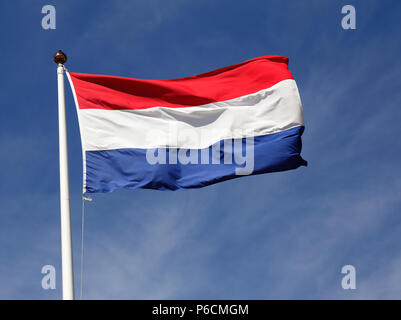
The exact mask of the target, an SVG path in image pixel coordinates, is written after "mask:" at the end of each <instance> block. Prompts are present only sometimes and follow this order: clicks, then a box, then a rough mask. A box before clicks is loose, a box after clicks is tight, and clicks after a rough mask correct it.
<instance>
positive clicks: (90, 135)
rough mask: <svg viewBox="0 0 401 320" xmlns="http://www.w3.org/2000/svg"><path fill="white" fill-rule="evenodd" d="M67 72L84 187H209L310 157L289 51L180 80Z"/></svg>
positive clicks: (298, 163)
mask: <svg viewBox="0 0 401 320" xmlns="http://www.w3.org/2000/svg"><path fill="white" fill-rule="evenodd" d="M67 75H68V78H69V80H70V84H71V87H72V90H73V95H74V99H75V104H76V107H77V112H78V120H79V127H80V133H81V140H82V150H83V166H84V168H83V171H84V193H85V192H86V193H94V192H111V191H113V190H115V189H118V188H128V189H135V188H147V189H159V190H177V189H189V188H200V187H204V186H207V185H210V184H213V183H217V182H220V181H224V180H228V179H233V178H236V177H240V176H244V175H252V174H261V173H267V172H276V171H284V170H290V169H295V168H297V167H299V166H303V165H306V164H307V163H306V161H305V160H303V159H302V157H301V155H300V153H301V146H302V143H301V135H302V133H303V131H304V120H303V115H302V105H301V100H300V97H299V93H298V88H297V85H296V83H295V80H294V78H293V77H292V75H291V72H290V71H289V70H288V59H287V58H285V57H280V56H263V57H259V58H255V59H252V60H249V61H245V62H242V63H239V64H236V65H232V66H229V67H225V68H221V69H218V70H215V71H211V72H208V73H204V74H200V75H196V76H192V77H187V78H181V79H171V80H141V79H132V78H123V77H114V76H103V75H90V74H82V73H72V72H71V73H67Z"/></svg>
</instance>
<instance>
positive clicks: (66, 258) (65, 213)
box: [53, 50, 74, 300]
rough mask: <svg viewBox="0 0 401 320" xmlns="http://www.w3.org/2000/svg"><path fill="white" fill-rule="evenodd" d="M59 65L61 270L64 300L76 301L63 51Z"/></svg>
mask: <svg viewBox="0 0 401 320" xmlns="http://www.w3.org/2000/svg"><path fill="white" fill-rule="evenodd" d="M53 60H54V62H55V63H57V65H58V67H57V85H58V126H59V160H60V216H61V268H62V270H61V271H62V285H63V300H74V269H73V259H72V240H71V218H70V186H69V181H68V150H67V124H66V116H65V92H64V63H65V62H66V61H67V56H66V55H65V54H64V53H63V52H62V51H61V50H59V51H57V53H56V54H55V55H54V59H53Z"/></svg>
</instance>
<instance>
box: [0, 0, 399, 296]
mask: <svg viewBox="0 0 401 320" xmlns="http://www.w3.org/2000/svg"><path fill="white" fill-rule="evenodd" d="M46 4H52V5H55V7H56V12H57V29H56V30H43V29H42V28H41V19H42V17H43V15H42V14H41V9H42V6H43V5H46ZM345 4H353V5H354V6H355V8H356V14H357V29H356V30H343V29H342V28H341V19H342V14H341V8H342V6H343V5H345ZM400 9H401V2H399V1H395V0H394V1H390V0H381V1H378V0H377V1H373V0H365V1H356V0H347V1H318V0H303V1H298V0H288V1H279V0H275V1H267V0H264V1H252V0H250V1H245V2H239V1H237V2H235V1H208V0H206V1H205V0H202V1H198V0H191V1H187V0H185V1H184V0H182V1H161V0H158V1H155V0H149V1H113V2H111V1H77V0H74V1H73V0H70V1H52V2H46V1H22V0H16V1H2V2H1V4H0V12H1V19H0V27H1V30H2V32H1V33H0V40H1V43H2V46H1V51H0V57H1V66H2V68H1V71H2V75H1V77H0V88H1V90H0V98H1V99H0V101H1V105H2V116H1V117H0V148H1V150H2V153H1V157H0V168H1V169H0V173H1V183H0V298H1V299H58V298H60V297H61V269H60V265H61V260H60V259H61V257H60V222H59V220H60V219H59V195H58V192H59V187H58V183H59V180H58V129H57V82H56V65H55V64H54V63H53V62H52V55H53V54H54V52H55V51H57V49H62V50H63V51H65V52H66V53H67V55H68V58H69V60H68V62H67V64H66V66H67V68H68V69H69V70H70V71H74V72H82V73H97V74H110V75H119V76H126V77H135V78H145V79H168V78H176V77H185V76H190V75H194V74H198V73H202V72H207V71H210V70H213V69H215V68H219V67H223V66H226V65H230V64H234V63H238V62H241V61H244V60H247V59H250V58H254V57H257V56H262V55H283V56H287V57H289V59H290V69H291V71H292V72H293V75H294V77H295V79H296V80H297V84H298V87H299V90H300V94H301V98H302V102H303V108H304V116H305V123H306V130H305V133H304V136H303V143H304V148H303V153H302V154H303V157H304V158H305V159H306V160H308V162H309V166H308V167H306V168H305V167H301V168H299V169H297V170H294V171H289V172H284V173H274V174H266V175H260V176H251V177H245V178H241V179H235V180H232V181H227V182H223V183H220V184H217V185H213V186H210V187H207V188H203V189H198V190H191V191H177V192H167V191H164V192H162V191H152V190H135V191H126V190H121V191H116V192H114V193H112V194H96V195H94V196H93V202H91V203H87V205H86V208H87V210H86V222H85V224H86V228H85V232H86V234H85V273H84V298H87V299H97V298H101V299H199V298H202V299H294V298H295V299H324V298H326V299H361V298H368V299H376V298H378V299H382V298H389V299H396V298H401V241H400V237H401V217H400V212H401V191H400V190H401V175H400V173H401V171H400V169H401V168H400V161H399V159H400V156H401V145H400V141H399V133H400V125H399V123H400V120H399V119H400V118H401V111H400V110H401V109H400V104H401V90H400V87H401V80H400V74H401V60H400V54H401V44H400V41H399V39H400V36H401V29H400V19H401V10H400ZM66 103H67V116H68V119H67V121H68V139H69V161H70V187H71V208H72V212H71V214H72V228H73V243H74V259H75V260H74V263H75V270H76V274H75V280H76V287H77V288H78V284H79V265H80V232H81V230H80V224H81V198H80V192H81V188H82V187H81V185H82V180H81V179H82V164H81V145H80V137H79V130H78V123H77V118H76V113H75V107H74V104H73V99H72V94H71V91H70V89H69V86H68V84H67V83H66ZM46 264H51V265H54V266H55V267H56V271H57V289H56V290H46V291H45V290H43V289H42V288H41V279H42V276H43V275H42V274H41V268H42V266H43V265H46ZM346 264H351V265H354V266H355V268H356V273H357V289H356V290H347V291H346V290H343V289H342V288H341V278H342V274H341V273H340V272H341V267H342V266H343V265H346ZM77 292H78V291H77Z"/></svg>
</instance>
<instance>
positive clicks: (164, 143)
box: [78, 80, 304, 151]
mask: <svg viewBox="0 0 401 320" xmlns="http://www.w3.org/2000/svg"><path fill="white" fill-rule="evenodd" d="M78 119H79V122H80V128H81V134H82V144H83V148H84V150H86V151H92V150H112V149H122V148H143V149H146V148H158V147H172V148H187V149H202V148H207V147H209V146H211V145H212V144H214V143H216V142H218V141H220V140H223V139H236V138H245V137H251V136H259V135H266V134H272V133H276V132H280V131H283V130H287V129H290V128H294V127H297V126H301V125H303V124H304V121H303V116H302V106H301V100H300V97H299V93H298V88H297V85H296V83H295V81H294V80H283V81H281V82H279V83H277V84H275V85H274V86H272V87H270V88H268V89H264V90H261V91H259V92H256V93H253V94H249V95H246V96H242V97H239V98H235V99H231V100H227V101H223V102H217V103H210V104H206V105H203V106H195V107H185V108H167V107H154V108H149V109H141V110H104V109H82V110H81V109H80V110H79V117H78Z"/></svg>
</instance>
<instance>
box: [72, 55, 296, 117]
mask: <svg viewBox="0 0 401 320" xmlns="http://www.w3.org/2000/svg"><path fill="white" fill-rule="evenodd" d="M70 76H71V80H72V82H73V84H74V87H75V92H76V95H77V99H78V104H79V107H80V109H107V110H124V109H146V108H152V107H157V106H163V107H170V108H182V107H190V106H199V105H203V104H208V103H213V102H219V101H225V100H229V99H233V98H237V97H241V96H244V95H247V94H251V93H255V92H258V91H260V90H262V89H267V88H269V87H271V86H273V85H275V84H276V83H278V82H280V81H282V80H286V79H293V77H292V75H291V72H290V71H289V70H288V58H285V57H279V56H264V57H259V58H255V59H252V60H248V61H245V62H242V63H239V64H236V65H232V66H228V67H225V68H221V69H218V70H215V71H211V72H208V73H203V74H200V75H197V76H193V77H188V78H181V79H171V80H141V79H131V78H123V77H114V76H103V75H91V74H83V73H72V72H71V73H70Z"/></svg>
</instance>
